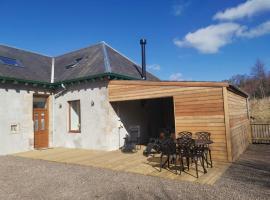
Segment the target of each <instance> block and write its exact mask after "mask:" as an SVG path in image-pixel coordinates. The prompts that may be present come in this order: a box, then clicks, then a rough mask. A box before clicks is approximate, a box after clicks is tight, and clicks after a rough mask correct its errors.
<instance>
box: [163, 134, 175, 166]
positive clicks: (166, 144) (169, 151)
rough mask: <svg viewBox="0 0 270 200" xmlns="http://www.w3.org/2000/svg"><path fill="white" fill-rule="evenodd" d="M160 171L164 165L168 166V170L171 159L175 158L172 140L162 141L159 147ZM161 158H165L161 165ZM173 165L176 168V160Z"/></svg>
mask: <svg viewBox="0 0 270 200" xmlns="http://www.w3.org/2000/svg"><path fill="white" fill-rule="evenodd" d="M160 152H161V155H160V171H161V168H164V167H165V165H166V164H167V165H168V168H170V161H171V158H173V156H174V155H175V156H176V144H175V142H174V140H173V139H172V138H167V139H165V140H164V141H162V143H161V145H160ZM163 156H166V157H167V158H166V161H165V162H164V163H163V162H162V158H163ZM174 164H175V167H176V159H175V160H174Z"/></svg>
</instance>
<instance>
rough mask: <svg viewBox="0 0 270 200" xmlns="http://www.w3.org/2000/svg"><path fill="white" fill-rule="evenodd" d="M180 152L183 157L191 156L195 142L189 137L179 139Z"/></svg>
mask: <svg viewBox="0 0 270 200" xmlns="http://www.w3.org/2000/svg"><path fill="white" fill-rule="evenodd" d="M177 144H178V150H179V153H180V154H181V155H184V156H185V155H189V154H190V153H191V151H192V148H193V147H194V140H192V138H188V137H182V138H178V139H177Z"/></svg>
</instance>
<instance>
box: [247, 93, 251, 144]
mask: <svg viewBox="0 0 270 200" xmlns="http://www.w3.org/2000/svg"><path fill="white" fill-rule="evenodd" d="M246 104H247V114H248V120H249V126H248V141H249V144H251V143H252V132H251V122H250V109H249V99H248V98H247V99H246Z"/></svg>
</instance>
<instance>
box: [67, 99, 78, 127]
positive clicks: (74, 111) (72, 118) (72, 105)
mask: <svg viewBox="0 0 270 200" xmlns="http://www.w3.org/2000/svg"><path fill="white" fill-rule="evenodd" d="M80 112H81V109H80V101H70V102H69V123H70V124H69V131H70V132H80V130H81V124H80V123H81V113H80Z"/></svg>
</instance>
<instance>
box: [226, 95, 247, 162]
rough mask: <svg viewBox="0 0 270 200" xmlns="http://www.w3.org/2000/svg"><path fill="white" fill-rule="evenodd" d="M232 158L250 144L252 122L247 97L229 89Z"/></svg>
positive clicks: (234, 158)
mask: <svg viewBox="0 0 270 200" xmlns="http://www.w3.org/2000/svg"><path fill="white" fill-rule="evenodd" d="M228 107H229V122H230V134H231V144H232V147H231V148H232V160H233V161H234V160H236V159H237V158H238V157H239V156H240V154H242V153H243V151H245V149H246V148H247V146H248V144H249V142H250V141H249V135H250V122H249V114H248V102H247V99H246V98H245V97H242V96H240V95H237V94H235V93H234V92H231V91H228Z"/></svg>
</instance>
